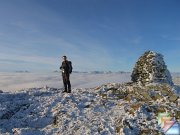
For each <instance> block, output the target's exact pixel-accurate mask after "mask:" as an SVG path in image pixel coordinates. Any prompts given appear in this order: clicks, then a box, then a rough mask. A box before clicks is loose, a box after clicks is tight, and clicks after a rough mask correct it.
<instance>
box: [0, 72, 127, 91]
mask: <svg viewBox="0 0 180 135" xmlns="http://www.w3.org/2000/svg"><path fill="white" fill-rule="evenodd" d="M70 80H71V85H72V88H91V87H96V86H99V85H101V84H104V83H111V82H112V83H113V82H114V83H122V82H127V81H130V73H110V74H92V73H72V74H71V77H70ZM46 85H47V86H49V87H53V88H62V87H63V83H62V78H61V73H0V90H3V91H15V90H21V89H26V88H37V87H44V86H46Z"/></svg>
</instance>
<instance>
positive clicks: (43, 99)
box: [0, 83, 180, 135]
mask: <svg viewBox="0 0 180 135" xmlns="http://www.w3.org/2000/svg"><path fill="white" fill-rule="evenodd" d="M133 87H134V88H133ZM158 87H160V86H157V87H156V86H154V88H153V87H152V88H150V89H149V90H148V91H147V92H143V91H145V89H144V90H143V89H140V88H138V87H137V86H132V85H129V84H126V85H124V84H116V83H108V84H104V85H101V86H99V87H96V88H86V89H73V90H72V93H71V94H67V93H62V89H56V88H48V87H45V88H34V89H26V90H22V91H18V92H4V93H0V134H2V135H8V134H16V135H89V134H90V135H99V134H100V135H112V134H113V135H115V134H120V135H123V134H124V135H136V134H140V133H149V134H150V133H153V132H156V133H160V131H159V129H160V128H159V126H158V125H157V119H156V117H157V113H158V112H159V111H163V110H162V109H165V110H167V111H170V112H172V114H174V115H175V116H176V113H177V112H178V111H180V107H179V106H180V100H179V98H178V97H177V96H175V95H174V94H173V93H172V92H171V91H169V89H167V90H163V91H161V90H160V91H157V88H158ZM132 88H133V89H132ZM137 88H138V89H137ZM163 88H165V87H164V86H163ZM148 93H149V94H148ZM168 95H169V96H170V95H171V96H170V98H169V97H168ZM151 96H152V97H151ZM165 110H164V111H165ZM177 118H178V114H177Z"/></svg>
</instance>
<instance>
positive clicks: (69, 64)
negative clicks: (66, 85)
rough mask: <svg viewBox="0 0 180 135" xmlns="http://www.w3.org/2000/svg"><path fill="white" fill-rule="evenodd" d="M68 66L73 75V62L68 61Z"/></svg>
mask: <svg viewBox="0 0 180 135" xmlns="http://www.w3.org/2000/svg"><path fill="white" fill-rule="evenodd" d="M68 66H69V73H70V74H71V73H72V69H73V67H72V62H71V61H68Z"/></svg>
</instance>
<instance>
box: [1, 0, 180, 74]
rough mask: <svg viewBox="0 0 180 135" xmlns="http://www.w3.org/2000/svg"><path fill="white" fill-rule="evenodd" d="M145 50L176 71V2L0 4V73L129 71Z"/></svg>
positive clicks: (179, 5) (179, 13) (179, 7)
mask: <svg viewBox="0 0 180 135" xmlns="http://www.w3.org/2000/svg"><path fill="white" fill-rule="evenodd" d="M146 50H153V51H157V52H159V53H162V54H163V55H164V60H165V62H166V64H167V66H168V69H169V70H170V71H172V72H180V62H179V60H180V1H179V0H0V71H1V72H3V71H16V70H29V71H32V72H33V71H38V72H39V71H44V72H47V71H54V70H58V69H59V65H60V63H61V56H62V55H67V57H68V59H69V60H71V61H72V63H73V67H74V70H78V71H92V70H104V71H109V70H112V71H132V69H133V67H134V64H135V62H136V61H137V59H138V58H139V56H140V55H141V54H143V53H144V51H146Z"/></svg>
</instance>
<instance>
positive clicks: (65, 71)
mask: <svg viewBox="0 0 180 135" xmlns="http://www.w3.org/2000/svg"><path fill="white" fill-rule="evenodd" d="M60 69H61V70H62V73H63V74H69V64H68V61H67V60H66V61H63V62H62V65H61V66H60Z"/></svg>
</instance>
